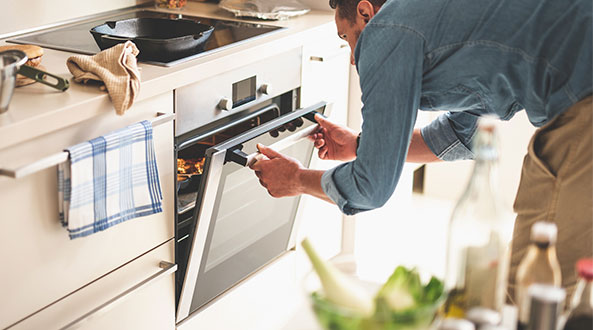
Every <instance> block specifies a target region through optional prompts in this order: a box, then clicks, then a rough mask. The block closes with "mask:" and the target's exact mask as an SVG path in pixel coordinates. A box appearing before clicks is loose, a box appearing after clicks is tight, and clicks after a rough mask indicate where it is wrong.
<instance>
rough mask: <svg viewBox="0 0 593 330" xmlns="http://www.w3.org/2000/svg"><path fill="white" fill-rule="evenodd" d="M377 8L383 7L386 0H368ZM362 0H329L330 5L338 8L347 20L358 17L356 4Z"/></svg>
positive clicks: (341, 15)
mask: <svg viewBox="0 0 593 330" xmlns="http://www.w3.org/2000/svg"><path fill="white" fill-rule="evenodd" d="M367 1H368V2H370V3H371V4H372V5H373V7H375V9H379V8H381V6H383V4H384V3H385V1H386V0H367ZM359 2H360V0H329V6H330V7H332V8H333V9H337V10H338V15H340V17H341V18H345V19H347V20H353V19H354V17H356V6H358V3H359Z"/></svg>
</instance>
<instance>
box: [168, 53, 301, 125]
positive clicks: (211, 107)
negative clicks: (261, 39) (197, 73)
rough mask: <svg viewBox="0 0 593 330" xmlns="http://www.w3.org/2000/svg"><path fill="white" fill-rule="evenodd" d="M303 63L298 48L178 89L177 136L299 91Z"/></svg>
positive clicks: (176, 103) (176, 94) (176, 106)
mask: <svg viewBox="0 0 593 330" xmlns="http://www.w3.org/2000/svg"><path fill="white" fill-rule="evenodd" d="M301 63H302V50H301V48H295V49H292V50H290V51H288V52H284V53H281V54H278V55H274V56H271V57H268V58H265V59H263V60H260V61H257V62H254V63H252V64H249V65H246V66H244V67H241V68H238V69H235V70H232V71H228V72H225V73H223V74H220V75H217V76H214V77H211V78H208V79H204V80H202V81H199V82H196V83H193V84H191V85H187V86H184V87H181V88H178V89H176V90H175V112H176V113H177V120H176V130H175V135H176V136H180V135H182V134H184V133H187V132H190V131H192V130H194V129H196V128H199V127H201V126H204V125H206V124H208V123H211V122H213V121H215V120H218V119H220V118H224V117H226V116H229V115H231V114H233V113H235V112H238V111H241V110H243V109H245V108H248V107H251V106H253V105H256V104H258V103H260V102H263V101H266V100H269V99H272V98H274V97H275V96H278V95H281V94H283V93H285V92H288V91H290V90H293V89H296V88H299V87H300V86H301V65H302V64H301ZM272 86H273V88H272Z"/></svg>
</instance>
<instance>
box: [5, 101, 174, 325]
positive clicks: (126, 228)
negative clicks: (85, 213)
mask: <svg viewBox="0 0 593 330" xmlns="http://www.w3.org/2000/svg"><path fill="white" fill-rule="evenodd" d="M172 110H173V109H172V94H167V95H163V96H158V97H155V98H153V99H150V100H147V101H145V102H141V103H138V104H137V105H135V106H134V108H133V111H131V112H130V115H128V114H126V115H125V116H121V117H120V116H116V115H115V114H114V113H113V110H112V109H111V110H110V111H106V112H105V114H104V115H101V116H97V117H96V118H93V119H92V120H88V121H85V122H82V123H79V124H77V125H74V126H71V127H68V128H67V129H64V130H60V131H56V132H53V133H51V134H48V135H45V136H43V137H40V138H36V139H34V140H30V141H26V142H24V143H22V144H20V145H18V146H13V147H10V148H6V149H2V150H0V168H13V169H14V168H22V167H23V166H25V165H27V164H29V163H32V162H35V161H37V160H39V159H42V158H44V157H47V156H49V155H52V154H56V153H59V152H61V151H62V150H63V149H64V148H66V147H68V146H71V145H73V144H76V143H79V142H83V141H86V140H89V139H91V138H94V137H96V136H99V135H102V134H106V133H107V132H110V131H112V130H114V129H117V128H120V127H124V126H126V125H129V124H131V123H134V122H137V121H140V120H144V119H146V120H150V119H154V117H155V116H156V113H157V112H169V113H172ZM153 133H154V135H153V137H154V143H155V152H156V158H157V163H158V170H159V178H160V183H161V189H162V192H163V212H162V213H158V214H154V215H151V216H147V217H141V218H136V219H131V220H128V221H126V222H123V223H120V224H118V225H116V226H113V227H111V228H109V229H107V230H105V231H102V232H98V233H95V234H93V235H90V236H88V237H83V238H78V239H74V240H70V239H69V237H68V232H67V230H66V229H65V228H62V226H61V224H60V220H59V216H58V197H57V170H56V166H51V167H49V168H46V169H42V170H40V171H37V172H35V173H31V174H29V175H26V176H24V177H22V178H18V179H13V178H8V177H5V176H0V260H2V261H3V264H4V265H10V266H9V267H2V270H1V271H0V292H1V293H2V294H1V295H0V306H2V307H1V308H0V329H3V328H5V327H7V326H9V325H11V324H14V323H15V322H18V321H19V320H22V319H24V318H26V317H27V316H28V315H31V314H33V313H35V312H37V311H39V310H40V309H42V308H44V307H46V306H48V305H49V304H51V303H53V302H54V301H56V300H58V299H60V298H62V297H64V296H66V295H68V294H70V293H72V292H74V291H75V290H77V289H79V288H81V287H83V286H84V285H86V284H88V283H90V282H92V281H94V280H96V279H97V278H99V277H101V276H103V275H105V274H107V273H109V272H111V271H112V270H114V269H116V268H117V267H120V266H122V265H123V264H125V263H126V262H129V261H130V260H132V259H134V258H136V257H138V256H140V255H142V254H143V253H146V252H147V251H149V250H151V249H153V248H154V247H156V246H158V245H159V244H162V243H163V242H166V241H167V240H169V239H170V238H172V237H173V236H174V230H173V228H174V227H173V226H174V213H173V212H174V209H173V198H174V195H173V193H174V191H173V189H174V169H173V163H174V158H173V157H174V152H173V122H172V121H169V122H167V123H164V124H162V125H159V126H156V127H155V128H154V132H153Z"/></svg>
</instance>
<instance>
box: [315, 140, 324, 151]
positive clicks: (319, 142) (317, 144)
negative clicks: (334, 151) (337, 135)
mask: <svg viewBox="0 0 593 330" xmlns="http://www.w3.org/2000/svg"><path fill="white" fill-rule="evenodd" d="M313 145H314V146H315V148H317V149H319V148H321V147H323V146H324V145H325V140H323V139H316V140H315V143H314V144H313Z"/></svg>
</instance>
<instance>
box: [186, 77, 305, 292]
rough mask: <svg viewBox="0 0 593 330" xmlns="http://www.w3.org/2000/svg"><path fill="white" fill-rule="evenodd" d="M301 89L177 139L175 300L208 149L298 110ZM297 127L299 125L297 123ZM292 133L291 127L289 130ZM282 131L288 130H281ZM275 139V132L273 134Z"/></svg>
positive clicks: (190, 238) (194, 224)
mask: <svg viewBox="0 0 593 330" xmlns="http://www.w3.org/2000/svg"><path fill="white" fill-rule="evenodd" d="M296 100H298V89H297V90H293V91H290V92H287V93H284V94H282V95H280V96H277V97H275V98H273V99H270V100H268V101H265V102H263V103H260V104H258V105H256V106H252V107H250V108H248V109H245V110H242V111H240V112H238V113H236V114H234V115H232V116H228V117H225V118H223V119H221V120H218V121H215V122H213V123H211V124H209V125H206V126H205V127H201V128H199V129H196V130H194V131H192V132H189V133H186V134H184V135H183V136H181V137H178V138H177V146H178V147H177V148H176V153H177V157H176V158H177V179H176V205H177V219H176V237H175V238H176V249H175V254H176V256H175V258H176V261H177V264H178V267H179V269H178V271H177V272H176V299H177V302H179V297H180V294H181V288H182V284H183V279H184V276H185V272H186V270H187V264H188V258H189V253H190V249H191V244H192V241H193V233H194V230H195V227H196V223H194V222H195V220H194V219H196V216H195V215H196V213H197V212H198V211H199V210H198V209H197V208H196V200H197V198H198V193H199V191H200V185H201V181H202V178H203V175H202V172H203V165H204V161H205V157H206V150H208V148H210V147H213V146H215V145H218V144H220V143H222V142H225V141H227V140H229V139H231V138H233V137H236V136H238V135H240V134H242V133H244V132H247V131H249V130H250V129H253V128H255V127H257V126H259V125H262V124H264V123H267V122H269V121H271V120H274V119H276V118H278V117H280V116H282V115H283V114H286V113H288V112H290V111H294V110H295V109H296V108H297V104H296ZM294 125H298V126H300V125H299V123H295V124H294ZM288 128H289V129H290V127H288ZM278 129H279V130H280V131H282V130H284V129H285V127H280V128H278ZM269 134H270V135H272V136H274V134H276V131H271V132H270V133H269Z"/></svg>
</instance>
